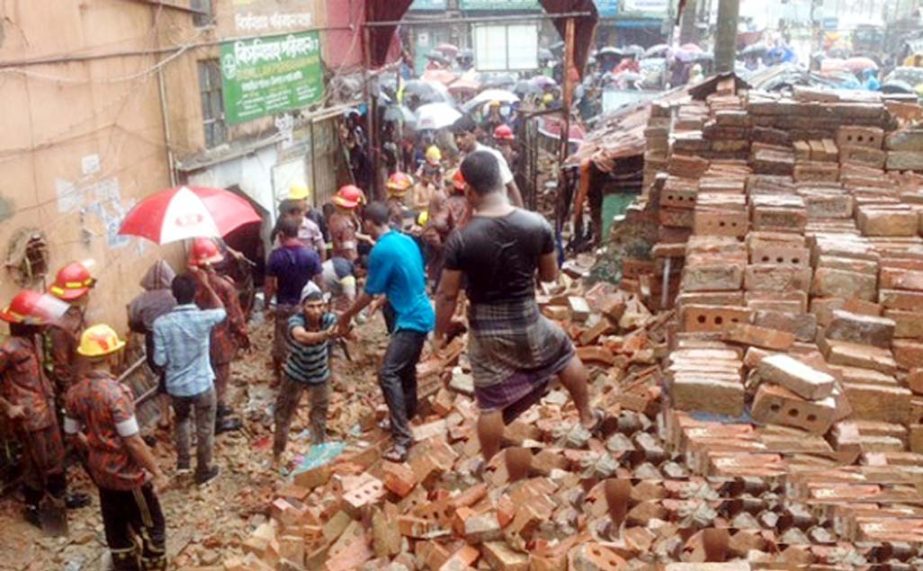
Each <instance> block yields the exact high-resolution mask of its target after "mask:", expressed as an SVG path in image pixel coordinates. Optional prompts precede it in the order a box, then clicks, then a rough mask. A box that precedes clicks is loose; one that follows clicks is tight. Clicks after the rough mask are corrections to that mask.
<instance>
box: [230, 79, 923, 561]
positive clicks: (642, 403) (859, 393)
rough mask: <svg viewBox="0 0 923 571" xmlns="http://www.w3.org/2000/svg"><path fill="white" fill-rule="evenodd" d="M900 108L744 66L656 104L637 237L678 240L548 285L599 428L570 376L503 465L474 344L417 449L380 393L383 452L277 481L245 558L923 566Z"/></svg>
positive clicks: (918, 407)
mask: <svg viewBox="0 0 923 571" xmlns="http://www.w3.org/2000/svg"><path fill="white" fill-rule="evenodd" d="M904 111H905V112H906V109H905V110H904ZM892 122H893V113H891V112H890V111H889V107H887V106H886V105H885V104H883V103H881V102H880V101H858V102H856V101H841V100H839V98H837V97H836V96H830V95H829V94H821V93H815V92H810V91H797V92H796V93H795V96H794V97H793V98H792V97H779V96H770V95H760V94H754V93H751V94H738V93H736V92H735V85H734V84H733V82H732V81H725V82H719V83H718V85H717V90H716V92H715V93H714V94H712V95H710V96H709V97H708V98H707V99H706V100H705V101H692V100H688V101H683V102H680V103H677V104H674V105H655V106H654V108H653V110H652V112H651V116H650V122H649V126H648V128H647V130H646V131H645V135H646V137H647V139H648V147H647V151H646V153H645V165H646V166H645V180H646V181H647V183H648V184H647V186H648V187H649V191H648V192H646V193H645V195H644V196H643V198H642V200H641V201H640V203H639V204H638V205H636V206H635V207H633V208H632V209H631V210H630V211H629V213H628V216H627V220H626V224H641V225H647V230H645V231H640V232H628V233H626V235H630V236H632V239H633V240H635V241H636V242H638V240H639V238H638V237H642V236H643V237H646V236H655V237H656V243H650V244H647V245H646V247H645V246H643V245H641V244H639V243H633V247H632V248H629V249H628V250H629V251H630V252H631V256H632V257H626V258H625V259H623V260H621V263H622V264H621V265H622V267H621V270H622V275H623V278H622V281H621V284H620V285H619V286H618V288H616V287H615V286H613V285H611V284H604V285H596V286H594V287H591V288H588V289H587V288H586V287H585V286H584V285H583V283H582V281H581V280H580V279H579V278H581V277H583V276H584V275H585V273H586V269H587V266H588V265H589V263H585V262H584V261H582V260H576V261H571V262H569V263H568V265H567V268H566V270H567V271H566V274H565V275H563V276H562V278H561V281H560V283H558V284H557V285H555V286H552V287H547V288H545V289H544V290H543V291H542V292H541V295H540V296H539V303H540V305H541V307H542V311H543V312H544V313H545V315H547V316H548V317H550V318H552V319H555V320H557V321H558V322H560V323H561V324H562V326H563V327H565V329H566V330H567V331H568V332H569V334H570V335H571V337H572V338H573V339H574V342H575V345H576V346H577V350H578V353H579V355H580V356H581V358H582V359H583V360H584V361H585V362H586V363H587V364H588V365H589V366H590V368H591V385H592V394H593V398H594V405H595V406H597V407H599V408H602V409H604V410H605V411H606V412H607V413H608V415H609V418H608V419H607V420H606V421H605V423H604V425H603V429H602V431H601V434H595V435H594V434H590V433H589V432H587V431H586V430H584V429H583V428H582V427H581V426H580V425H579V423H577V422H576V413H575V411H574V408H573V405H572V403H570V401H569V399H568V398H567V395H566V393H565V392H564V391H563V390H561V389H559V388H555V389H554V390H552V391H551V392H550V393H549V394H548V395H547V396H546V397H545V398H544V399H543V400H542V401H541V403H540V404H538V405H536V406H534V407H532V408H531V409H530V410H529V411H527V412H526V413H524V414H523V415H522V416H520V417H519V418H518V419H517V420H515V421H514V422H512V423H511V424H510V425H509V426H508V427H507V430H506V434H505V440H506V444H507V445H508V446H509V447H508V448H506V449H505V450H504V452H502V453H501V454H500V455H499V456H497V457H495V458H494V459H493V460H492V461H491V462H489V463H487V464H486V465H483V464H482V463H481V461H480V454H479V447H478V442H477V436H476V420H477V408H476V405H475V404H474V402H473V399H472V393H473V388H472V380H471V376H470V373H469V367H468V364H467V362H466V356H465V354H464V352H463V347H464V341H463V339H462V338H459V339H457V340H456V341H455V342H454V345H453V347H452V351H450V355H449V356H448V357H447V358H446V360H444V361H439V362H437V361H427V362H424V363H422V364H421V365H420V369H419V371H420V387H421V388H420V392H421V400H422V406H421V408H422V415H421V418H420V420H419V421H417V422H418V423H417V424H416V425H415V427H414V433H415V438H416V439H417V444H416V445H415V446H414V447H413V448H412V450H411V456H410V459H409V461H408V462H407V463H404V464H393V463H388V462H383V461H382V460H381V459H380V452H379V448H380V446H381V445H383V444H387V436H386V434H385V433H384V432H382V431H381V430H380V429H378V428H376V420H377V418H380V416H381V414H382V411H381V410H378V411H373V410H369V411H368V412H367V414H366V418H365V421H364V422H363V429H364V430H365V432H364V437H365V439H366V440H367V444H368V446H366V447H364V448H357V449H352V450H351V451H350V452H349V453H348V454H345V455H343V456H341V457H340V458H338V459H337V460H336V461H334V462H332V463H330V464H327V465H324V466H320V467H317V468H314V469H312V470H309V471H307V472H302V473H298V474H296V475H295V476H294V477H293V478H292V480H291V481H290V482H287V483H285V484H284V485H280V486H279V488H278V489H277V490H276V491H275V501H274V502H273V504H272V507H271V510H270V513H269V515H270V516H271V517H270V518H269V519H268V520H267V521H266V523H263V524H261V525H260V526H259V527H258V528H256V529H255V530H254V532H253V534H252V536H251V537H250V538H249V539H248V540H246V541H245V542H244V543H243V544H241V545H240V546H239V550H237V551H238V552H237V553H236V554H235V555H233V556H232V557H230V558H228V559H227V560H226V561H225V569H227V570H228V571H242V570H244V569H246V570H260V569H263V570H266V569H286V570H300V569H327V570H330V571H335V570H346V569H389V570H393V571H401V570H415V569H441V570H456V569H497V570H504V571H527V570H538V571H551V570H561V571H563V570H565V569H575V570H581V571H582V570H590V571H597V570H598V571H614V570H619V569H667V570H671V571H684V570H692V569H698V570H706V571H707V570H710V569H713V570H716V571H718V570H725V571H736V570H741V571H744V570H750V569H798V568H804V569H807V568H810V569H844V570H846V569H859V568H882V569H883V568H889V569H919V568H923V551H921V546H923V505H921V504H923V501H921V496H920V494H919V491H918V485H919V484H920V483H921V482H923V468H921V467H920V466H921V465H923V462H921V461H923V455H919V454H918V453H921V452H923V397H920V398H917V397H915V396H914V395H915V394H917V393H918V392H919V393H920V394H923V319H918V317H923V316H918V315H917V313H923V304H920V303H916V302H917V300H918V299H923V240H921V238H920V237H919V229H920V216H919V210H920V209H923V206H920V205H923V193H921V192H920V191H919V190H918V189H919V188H920V186H921V185H923V180H921V179H919V178H918V177H916V176H915V175H913V174H908V173H906V172H903V169H906V168H917V164H916V163H915V162H914V161H917V160H919V157H920V156H923V154H921V153H923V132H917V131H912V130H902V131H895V130H894V128H893V125H892ZM920 166H923V165H920ZM898 169H900V170H898ZM513 466H518V467H520V468H521V467H523V466H527V467H528V468H527V472H528V477H526V478H523V479H519V480H517V481H511V477H510V469H512V468H511V467H513ZM508 468H509V469H508Z"/></svg>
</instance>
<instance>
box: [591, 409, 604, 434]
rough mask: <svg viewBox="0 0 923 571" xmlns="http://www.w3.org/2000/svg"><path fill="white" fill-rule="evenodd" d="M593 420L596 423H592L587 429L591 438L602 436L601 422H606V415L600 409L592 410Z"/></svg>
mask: <svg viewBox="0 0 923 571" xmlns="http://www.w3.org/2000/svg"><path fill="white" fill-rule="evenodd" d="M593 418H594V419H595V420H596V422H594V423H593V426H591V427H590V428H587V430H588V431H589V432H590V434H592V435H593V436H596V437H599V436H601V434H602V428H603V422H604V421H605V420H606V413H605V411H603V410H602V409H599V408H594V409H593Z"/></svg>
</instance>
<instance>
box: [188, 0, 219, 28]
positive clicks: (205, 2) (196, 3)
mask: <svg viewBox="0 0 923 571" xmlns="http://www.w3.org/2000/svg"><path fill="white" fill-rule="evenodd" d="M190 7H191V8H192V9H193V10H197V11H198V12H199V13H198V14H194V15H193V16H192V23H193V24H195V25H196V26H198V27H200V28H203V27H205V26H211V25H212V24H214V23H215V14H214V12H213V11H212V0H192V2H191V3H190Z"/></svg>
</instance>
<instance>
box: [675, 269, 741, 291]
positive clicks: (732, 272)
mask: <svg viewBox="0 0 923 571" xmlns="http://www.w3.org/2000/svg"><path fill="white" fill-rule="evenodd" d="M743 278H744V266H743V264H728V263H725V264H713V265H712V264H708V265H705V264H701V265H700V264H696V265H692V264H687V265H686V267H685V268H684V269H683V280H682V288H683V291H687V292H695V291H734V290H739V289H740V286H741V285H742V284H743Z"/></svg>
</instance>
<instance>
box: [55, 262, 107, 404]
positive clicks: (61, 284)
mask: <svg viewBox="0 0 923 571" xmlns="http://www.w3.org/2000/svg"><path fill="white" fill-rule="evenodd" d="M94 285H96V280H95V279H94V278H93V276H92V275H91V274H90V270H88V269H87V267H86V266H84V265H83V264H81V263H80V262H71V263H69V264H67V265H66V266H64V267H63V268H61V269H60V270H58V273H57V274H56V275H55V279H54V283H52V284H51V286H50V287H49V288H48V293H50V294H51V295H53V296H55V297H56V298H58V299H60V300H62V301H64V302H67V303H68V304H70V309H68V310H67V313H65V314H64V317H62V318H61V319H59V320H56V321H55V322H54V323H51V324H49V326H48V327H47V329H46V330H45V363H44V365H45V370H46V371H47V372H48V376H49V377H50V378H51V381H52V384H53V385H54V389H55V402H56V403H57V405H58V409H59V410H60V409H62V408H63V406H64V395H65V394H67V390H68V389H69V388H70V387H71V385H73V384H74V381H75V380H76V378H77V344H78V342H79V339H80V333H82V332H83V329H84V327H86V323H85V322H84V314H85V313H86V308H87V303H88V302H89V299H90V289H92V288H93V286H94Z"/></svg>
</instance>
